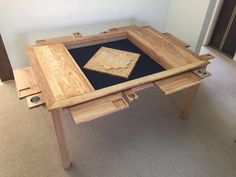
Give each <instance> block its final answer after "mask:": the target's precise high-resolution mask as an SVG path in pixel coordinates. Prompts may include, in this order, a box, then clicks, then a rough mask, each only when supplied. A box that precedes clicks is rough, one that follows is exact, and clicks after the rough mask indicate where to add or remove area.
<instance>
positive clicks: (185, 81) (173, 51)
mask: <svg viewBox="0 0 236 177" xmlns="http://www.w3.org/2000/svg"><path fill="white" fill-rule="evenodd" d="M121 39H128V40H129V41H131V42H132V43H133V44H135V45H136V46H137V47H138V48H140V49H141V50H143V51H144V52H145V53H146V54H147V55H149V56H150V57H151V58H152V59H153V60H155V61H156V62H158V63H159V64H160V65H161V66H162V67H164V68H165V69H166V71H162V72H159V73H156V74H152V75H148V76H145V77H142V78H138V79H135V80H131V81H127V82H124V83H121V84H117V85H114V86H110V87H106V88H103V89H99V90H95V89H94V88H93V86H92V85H91V84H90V82H89V81H88V79H87V78H86V76H85V75H84V73H83V72H82V70H81V68H80V67H79V66H78V65H77V64H76V63H75V61H74V59H73V58H72V56H71V55H70V53H69V52H68V49H70V48H77V47H84V46H91V45H95V44H99V43H105V42H111V41H117V40H121ZM187 47H189V45H188V44H186V43H184V42H183V41H181V40H179V39H177V38H175V37H173V36H172V35H171V34H169V33H164V34H162V33H160V32H159V31H157V30H155V29H154V28H152V27H150V26H145V27H138V26H129V27H122V28H114V29H110V30H109V31H108V32H103V33H101V34H98V35H93V36H87V37H82V36H81V35H80V33H74V34H73V36H65V37H60V38H54V39H48V40H40V41H37V42H36V45H33V46H29V47H28V49H27V54H28V56H29V59H30V61H31V65H32V68H27V70H30V71H34V74H33V75H34V77H35V79H36V80H37V81H38V85H37V87H36V86H34V89H31V90H29V93H30V94H32V91H33V92H34V90H36V91H37V93H38V91H39V90H40V91H41V94H42V98H43V100H44V101H45V103H46V106H47V109H48V110H49V111H50V112H51V114H52V118H53V124H54V128H55V132H56V137H57V140H58V145H59V150H60V153H61V159H62V165H63V168H64V169H68V168H69V167H70V166H71V162H70V159H69V152H68V148H67V145H66V139H65V132H64V124H63V118H64V110H67V109H68V110H69V111H70V109H71V108H76V106H80V105H84V104H87V103H89V102H93V101H97V100H100V99H107V97H110V96H111V97H112V95H113V94H117V93H119V94H120V95H122V97H123V96H124V97H126V98H127V100H128V101H130V102H132V101H134V100H136V99H137V98H138V96H137V95H136V94H135V92H137V91H139V90H142V89H145V88H148V87H151V86H157V87H158V88H160V89H161V90H162V91H163V93H164V94H166V95H168V94H171V93H175V92H178V91H180V90H183V89H188V92H187V94H186V97H185V99H184V105H183V109H182V110H181V114H180V117H181V118H182V119H186V118H188V115H189V111H190V106H191V103H192V101H193V98H194V95H195V94H196V92H197V90H198V87H199V85H200V83H201V80H202V79H201V78H199V77H197V76H196V75H195V74H193V72H192V71H193V70H195V69H198V68H206V66H207V65H208V64H209V62H208V58H209V55H208V56H207V59H206V57H205V56H203V57H201V56H198V55H196V54H194V53H193V52H191V51H189V50H187V49H186V48H187ZM15 73H18V71H17V72H16V71H15ZM19 80H20V79H19ZM31 80H34V79H31ZM173 83H174V84H173ZM34 85H35V83H34ZM23 86H24V87H27V86H25V85H24V84H23ZM23 86H22V84H21V87H23ZM35 87H36V88H37V89H35ZM24 90H25V89H24V88H23V91H24ZM26 91H27V90H26ZM18 92H19V93H18V94H19V95H20V89H18ZM27 92H28V91H27ZM24 93H25V92H24ZM30 94H29V95H30ZM131 95H132V96H131ZM116 96H117V95H116ZM118 96H119V95H118ZM108 100H109V99H108ZM119 110H121V109H119ZM101 115H102V114H101ZM89 120H91V119H89ZM89 120H88V121H89ZM79 123H80V122H79Z"/></svg>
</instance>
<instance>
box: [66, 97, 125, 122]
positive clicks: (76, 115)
mask: <svg viewBox="0 0 236 177" xmlns="http://www.w3.org/2000/svg"><path fill="white" fill-rule="evenodd" d="M128 107H129V104H128V103H127V102H126V100H125V99H124V97H123V95H122V93H116V94H112V95H109V96H105V97H102V98H98V99H96V100H92V101H89V102H86V103H82V104H79V105H76V106H72V107H70V108H69V111H70V113H71V116H72V118H73V119H74V121H75V123H76V124H79V123H82V122H87V121H91V120H93V119H96V118H99V117H101V116H105V115H108V114H111V113H114V112H117V111H120V110H122V109H125V108H128Z"/></svg>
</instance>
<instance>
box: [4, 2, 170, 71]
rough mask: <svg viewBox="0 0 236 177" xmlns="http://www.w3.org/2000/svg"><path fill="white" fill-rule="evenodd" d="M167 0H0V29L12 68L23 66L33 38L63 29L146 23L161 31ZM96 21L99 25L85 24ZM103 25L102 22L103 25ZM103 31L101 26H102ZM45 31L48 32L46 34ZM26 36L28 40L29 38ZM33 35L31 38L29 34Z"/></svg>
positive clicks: (164, 19)
mask: <svg viewBox="0 0 236 177" xmlns="http://www.w3.org/2000/svg"><path fill="white" fill-rule="evenodd" d="M168 2H169V0H142V1H137V0H40V1H36V0H20V1H16V0H7V1H6V0H0V4H1V5H0V32H1V34H2V37H3V39H4V43H5V45H6V49H7V52H8V55H9V58H10V61H11V64H12V66H13V68H19V67H22V66H25V65H27V63H28V62H27V59H26V55H25V47H26V45H27V44H28V43H29V41H31V40H32V39H33V38H37V34H39V35H38V36H40V35H41V36H42V34H45V37H46V36H47V37H49V36H53V35H54V34H56V33H57V34H62V33H66V32H71V31H72V30H73V31H74V30H75V31H80V28H83V30H84V31H85V32H86V28H85V27H86V26H87V27H88V28H87V29H91V28H92V29H97V30H96V31H99V30H100V28H101V29H102V28H104V27H105V26H106V27H108V26H109V27H112V26H118V25H126V24H132V23H137V24H143V25H146V24H150V25H153V26H154V27H156V28H158V29H159V30H161V31H162V30H164V27H165V21H166V16H167V10H168ZM87 24H99V25H93V26H91V25H87ZM104 24H105V25H104ZM102 30H103V29H102ZM47 31H51V32H50V34H49V33H48V32H47ZM29 36H30V39H29ZM32 36H33V37H32Z"/></svg>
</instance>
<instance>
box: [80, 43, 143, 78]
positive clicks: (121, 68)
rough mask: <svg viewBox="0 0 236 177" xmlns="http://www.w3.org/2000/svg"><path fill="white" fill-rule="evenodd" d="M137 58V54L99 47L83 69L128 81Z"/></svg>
mask: <svg viewBox="0 0 236 177" xmlns="http://www.w3.org/2000/svg"><path fill="white" fill-rule="evenodd" d="M139 57H140V54H138V53H133V52H127V51H123V50H118V49H112V48H107V47H101V48H100V49H99V50H98V51H97V52H96V53H95V55H94V56H93V57H92V58H91V59H90V60H89V61H88V62H87V63H86V65H85V66H84V68H85V69H88V70H92V71H97V72H101V73H106V74H110V75H113V76H118V77H123V78H126V79H128V78H129V75H130V74H131V72H132V71H133V69H134V67H135V65H136V63H137V61H138V59H139Z"/></svg>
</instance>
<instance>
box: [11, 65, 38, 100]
mask: <svg viewBox="0 0 236 177" xmlns="http://www.w3.org/2000/svg"><path fill="white" fill-rule="evenodd" d="M13 73H14V77H15V83H16V89H17V93H18V96H19V98H25V97H27V96H30V95H34V94H36V93H40V92H41V91H40V89H39V86H38V83H37V79H36V77H35V73H34V71H33V68H32V67H26V68H21V69H16V70H14V71H13Z"/></svg>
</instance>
